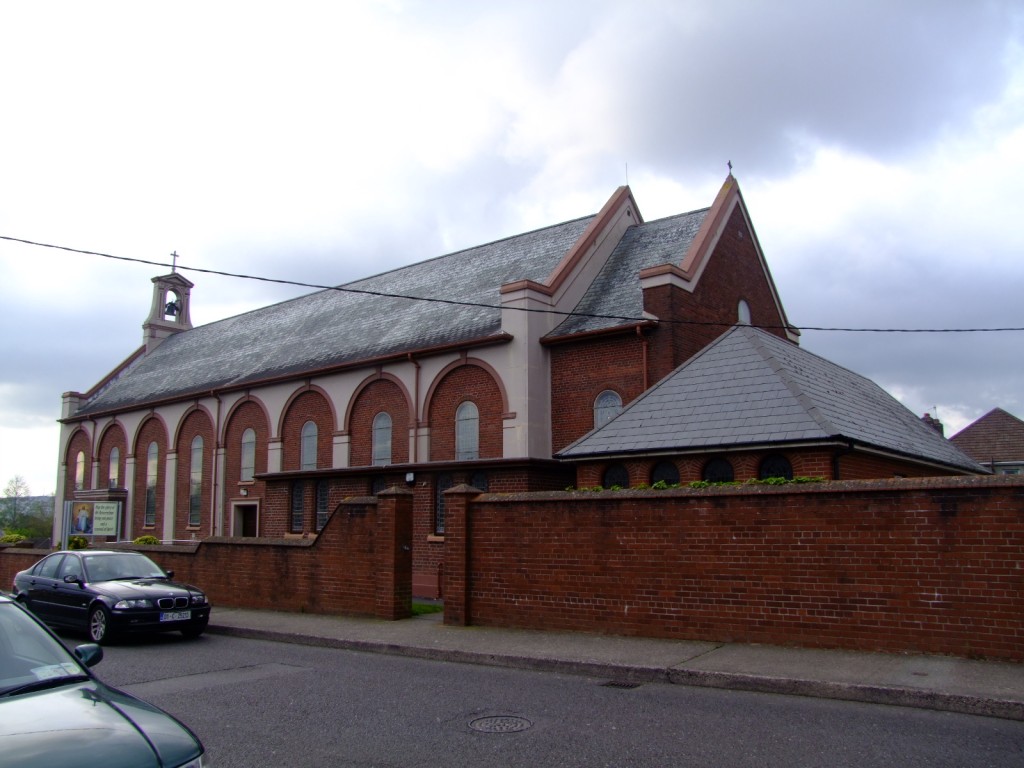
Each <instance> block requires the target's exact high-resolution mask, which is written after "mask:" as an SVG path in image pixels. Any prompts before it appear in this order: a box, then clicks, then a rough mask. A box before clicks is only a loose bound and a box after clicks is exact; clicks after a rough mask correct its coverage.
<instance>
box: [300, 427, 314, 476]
mask: <svg viewBox="0 0 1024 768" xmlns="http://www.w3.org/2000/svg"><path fill="white" fill-rule="evenodd" d="M316 440H317V429H316V422H314V421H307V422H306V423H305V424H303V425H302V448H301V450H300V458H299V469H316Z"/></svg>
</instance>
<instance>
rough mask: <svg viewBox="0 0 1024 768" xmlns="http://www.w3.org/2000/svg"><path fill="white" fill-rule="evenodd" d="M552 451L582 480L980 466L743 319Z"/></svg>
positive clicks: (882, 398)
mask: <svg viewBox="0 0 1024 768" xmlns="http://www.w3.org/2000/svg"><path fill="white" fill-rule="evenodd" d="M558 456H559V457H560V458H565V459H568V460H572V461H574V462H576V463H578V464H579V468H578V474H579V480H580V485H581V487H587V486H595V485H600V486H603V487H610V486H614V485H617V486H620V487H629V486H631V485H633V486H635V485H640V484H654V483H657V482H659V481H660V482H664V483H668V484H674V483H680V482H683V483H686V482H691V481H694V480H706V481H710V482H729V481H733V480H739V481H742V480H750V479H767V478H772V477H783V478H787V479H792V478H793V477H794V476H798V477H799V476H803V477H823V478H826V479H829V480H860V479H869V478H880V477H893V476H896V477H927V476H935V475H955V474H979V473H984V472H985V469H984V467H982V466H980V465H979V464H978V463H977V462H975V461H974V460H973V459H971V458H970V457H969V456H967V455H965V454H964V453H963V452H961V451H960V450H958V449H957V448H956V446H954V445H952V444H950V442H949V441H947V440H945V439H944V438H943V437H942V435H941V434H940V433H939V432H938V431H937V430H936V429H934V428H933V427H932V426H931V425H929V424H928V423H926V422H924V421H922V420H921V419H919V418H918V417H917V416H915V415H914V414H913V413H911V412H910V411H909V410H908V409H907V408H906V407H904V406H903V405H902V404H901V403H899V402H898V401H897V400H896V399H895V398H894V397H892V396H891V395H889V394H888V393H887V392H885V391H884V390H883V389H882V388H881V387H879V386H878V385H877V384H875V383H874V382H872V381H869V380H868V379H865V378H864V377H863V376H859V375H858V374H855V373H853V372H852V371H849V370H847V369H845V368H843V367H841V366H838V365H836V364H834V363H831V362H829V361H828V360H825V359H824V358H821V357H818V356H817V355H814V354H812V353H810V352H807V351H805V350H803V349H801V348H800V347H798V346H796V345H795V344H791V343H789V342H787V341H784V340H782V339H779V338H778V337H776V336H773V335H771V334H769V333H766V332H765V331H763V330H759V329H757V328H753V327H750V326H745V325H737V326H736V327H734V328H732V329H730V330H729V331H727V332H726V333H725V334H723V335H722V336H721V337H720V338H718V339H716V340H715V341H714V342H712V343H711V344H709V345H708V346H707V347H705V348H704V349H703V350H701V351H700V352H699V353H697V354H696V355H694V356H693V357H692V358H690V360H688V361H687V362H685V363H683V364H682V365H681V366H680V367H679V368H677V369H676V370H675V371H674V372H673V373H672V374H670V375H669V376H667V377H666V378H665V379H663V380H662V381H660V382H659V383H658V384H656V385H655V386H653V387H651V388H650V389H649V390H647V391H646V392H645V393H644V394H642V395H641V396H640V397H638V398H637V399H636V400H634V401H633V402H632V403H631V404H630V405H629V406H628V407H626V408H625V409H624V410H623V411H622V412H621V413H619V414H618V415H616V416H614V417H613V418H611V419H610V420H609V421H608V422H607V423H606V424H604V425H603V426H601V427H599V428H597V429H595V430H594V431H592V432H591V433H590V434H588V435H586V436H584V437H583V438H581V439H579V440H577V441H576V442H575V443H573V444H572V445H570V446H568V447H567V448H565V449H564V450H562V451H560V452H559V453H558Z"/></svg>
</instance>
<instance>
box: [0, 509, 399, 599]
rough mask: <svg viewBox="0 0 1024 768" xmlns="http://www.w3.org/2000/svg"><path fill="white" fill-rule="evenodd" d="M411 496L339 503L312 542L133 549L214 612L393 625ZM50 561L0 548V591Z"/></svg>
mask: <svg viewBox="0 0 1024 768" xmlns="http://www.w3.org/2000/svg"><path fill="white" fill-rule="evenodd" d="M411 509H412V504H411V494H409V493H408V492H407V491H398V492H388V493H384V494H381V496H380V497H379V499H375V498H366V497H363V498H360V499H351V500H349V501H346V502H345V503H343V504H341V505H340V506H339V507H338V508H337V509H336V510H335V511H334V514H333V515H332V516H331V519H330V521H329V522H328V524H327V526H325V528H324V530H323V532H322V533H321V534H320V536H319V537H318V538H316V539H311V540H301V539H289V540H281V539H245V540H241V541H240V540H234V539H222V538H215V539H209V540H207V541H204V542H202V543H201V544H198V545H187V546H159V547H132V549H135V550H138V551H142V552H145V553H146V554H147V555H149V557H151V558H152V559H153V560H154V561H156V562H157V563H158V564H159V565H160V566H161V567H162V568H164V569H171V570H173V571H174V576H175V579H177V580H180V581H185V582H189V583H193V584H195V585H196V586H198V587H200V588H202V589H203V590H204V591H206V593H207V595H208V596H209V597H210V600H211V601H212V602H213V605H214V612H215V613H216V610H217V606H218V605H220V606H235V607H242V608H266V609H270V610H278V611H303V612H307V613H337V614H352V615H364V616H377V617H379V618H385V619H399V618H404V617H407V616H409V615H411V609H412V598H411V584H412V556H411V554H410V553H409V550H408V547H409V544H410V543H411V539H410V537H411V528H412V521H411ZM47 554H49V553H48V552H47V551H43V550H24V549H18V548H16V547H0V584H2V585H3V588H4V589H9V588H10V586H11V585H12V583H13V580H14V574H15V573H17V572H18V571H19V570H23V569H25V568H28V567H30V566H31V565H32V564H33V563H35V562H36V561H38V560H40V559H42V558H43V557H44V556H46V555H47Z"/></svg>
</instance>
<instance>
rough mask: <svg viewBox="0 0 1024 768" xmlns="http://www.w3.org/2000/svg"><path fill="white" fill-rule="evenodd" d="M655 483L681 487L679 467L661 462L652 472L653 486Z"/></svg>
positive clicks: (668, 462) (671, 463) (667, 462)
mask: <svg viewBox="0 0 1024 768" xmlns="http://www.w3.org/2000/svg"><path fill="white" fill-rule="evenodd" d="M655 483H665V485H679V467H677V466H676V465H675V463H674V462H671V461H659V462H658V463H657V464H655V465H654V468H653V469H652V470H651V485H654V484H655Z"/></svg>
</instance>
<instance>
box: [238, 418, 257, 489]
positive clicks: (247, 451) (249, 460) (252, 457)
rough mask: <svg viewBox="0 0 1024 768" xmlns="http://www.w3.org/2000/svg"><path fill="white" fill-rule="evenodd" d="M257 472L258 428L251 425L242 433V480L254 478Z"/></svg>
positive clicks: (240, 477) (240, 476)
mask: <svg viewBox="0 0 1024 768" xmlns="http://www.w3.org/2000/svg"><path fill="white" fill-rule="evenodd" d="M255 474H256V430H255V429H252V428H251V427H250V428H249V429H247V430H245V432H243V433H242V472H241V474H240V475H239V479H240V480H252V479H253V476H254V475H255Z"/></svg>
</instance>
